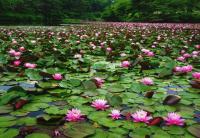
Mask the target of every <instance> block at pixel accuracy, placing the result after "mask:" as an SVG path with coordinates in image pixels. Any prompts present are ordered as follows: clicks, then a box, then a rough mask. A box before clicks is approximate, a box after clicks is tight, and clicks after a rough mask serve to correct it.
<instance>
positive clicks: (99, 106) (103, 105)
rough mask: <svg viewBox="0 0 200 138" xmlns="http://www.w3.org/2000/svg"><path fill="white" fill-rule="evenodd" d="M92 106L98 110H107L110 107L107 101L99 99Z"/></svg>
mask: <svg viewBox="0 0 200 138" xmlns="http://www.w3.org/2000/svg"><path fill="white" fill-rule="evenodd" d="M91 106H92V107H94V108H96V109H97V110H105V109H106V108H108V107H109V105H107V101H106V100H104V99H97V100H95V101H93V102H92V105H91Z"/></svg>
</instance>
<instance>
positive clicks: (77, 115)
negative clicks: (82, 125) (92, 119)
mask: <svg viewBox="0 0 200 138" xmlns="http://www.w3.org/2000/svg"><path fill="white" fill-rule="evenodd" d="M83 116H84V115H83V114H82V113H81V110H79V109H71V110H68V112H67V114H66V116H65V120H67V121H69V122H77V121H80V120H83V119H84V118H83Z"/></svg>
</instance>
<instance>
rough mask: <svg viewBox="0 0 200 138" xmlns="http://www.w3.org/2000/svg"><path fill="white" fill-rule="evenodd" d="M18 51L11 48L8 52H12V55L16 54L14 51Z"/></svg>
mask: <svg viewBox="0 0 200 138" xmlns="http://www.w3.org/2000/svg"><path fill="white" fill-rule="evenodd" d="M15 52H16V51H15V50H14V49H10V51H8V53H9V54H10V55H12V56H13V55H14V53H15Z"/></svg>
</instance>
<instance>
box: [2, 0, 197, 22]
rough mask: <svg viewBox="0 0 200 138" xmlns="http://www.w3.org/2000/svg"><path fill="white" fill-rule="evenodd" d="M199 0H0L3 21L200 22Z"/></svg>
mask: <svg viewBox="0 0 200 138" xmlns="http://www.w3.org/2000/svg"><path fill="white" fill-rule="evenodd" d="M199 9H200V1H199V0H165V1H163V0H141V1H139V0H43V1H40V0H34V1H31V0H0V22H1V24H46V25H57V24H61V23H80V22H82V21H101V20H105V21H134V22H135V21H140V22H141V21H143V22H144V21H145V22H146V21H148V22H199V20H200V12H199Z"/></svg>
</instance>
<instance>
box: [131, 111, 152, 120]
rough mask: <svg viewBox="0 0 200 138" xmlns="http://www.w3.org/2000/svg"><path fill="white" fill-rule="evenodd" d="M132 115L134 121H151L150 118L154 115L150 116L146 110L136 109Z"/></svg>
mask: <svg viewBox="0 0 200 138" xmlns="http://www.w3.org/2000/svg"><path fill="white" fill-rule="evenodd" d="M131 116H132V118H133V121H134V122H144V123H149V120H151V119H152V117H151V116H148V113H147V112H146V111H144V110H139V111H136V112H135V113H133V114H132V115H131Z"/></svg>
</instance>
